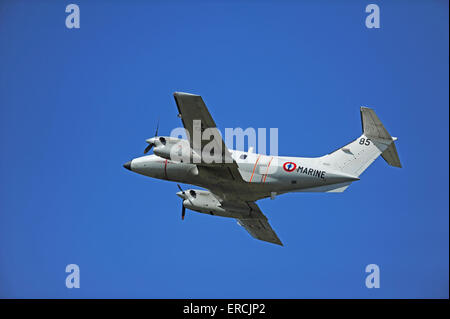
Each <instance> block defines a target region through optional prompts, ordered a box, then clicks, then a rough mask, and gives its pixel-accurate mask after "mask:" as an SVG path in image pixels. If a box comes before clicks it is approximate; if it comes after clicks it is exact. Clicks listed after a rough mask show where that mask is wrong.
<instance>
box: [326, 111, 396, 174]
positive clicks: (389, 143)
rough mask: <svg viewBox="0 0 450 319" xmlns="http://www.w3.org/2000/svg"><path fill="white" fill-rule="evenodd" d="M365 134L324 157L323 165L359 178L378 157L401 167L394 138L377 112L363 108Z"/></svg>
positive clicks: (362, 117)
mask: <svg viewBox="0 0 450 319" xmlns="http://www.w3.org/2000/svg"><path fill="white" fill-rule="evenodd" d="M361 121H362V128H363V134H362V135H361V136H360V137H359V138H357V139H356V140H354V141H353V142H351V143H349V144H347V145H345V146H344V147H341V148H340V149H338V150H337V151H335V152H333V153H331V154H328V155H325V156H323V157H322V163H323V164H324V165H327V166H330V167H332V168H333V169H336V170H338V171H341V172H344V173H347V174H350V175H354V176H359V175H361V174H362V173H363V172H364V171H365V170H366V169H367V168H368V167H369V166H370V164H372V163H373V161H374V160H375V159H377V157H378V156H380V155H381V156H382V157H383V158H384V159H385V161H386V162H387V163H388V164H389V165H391V166H395V167H401V164H400V159H399V158H398V154H397V149H396V148H395V143H394V141H395V140H397V138H395V137H394V138H393V137H392V136H391V135H390V134H389V133H388V131H387V130H386V129H385V128H384V126H383V124H382V123H381V121H380V120H379V119H378V117H377V115H376V114H375V112H374V111H373V110H372V109H370V108H368V107H361Z"/></svg>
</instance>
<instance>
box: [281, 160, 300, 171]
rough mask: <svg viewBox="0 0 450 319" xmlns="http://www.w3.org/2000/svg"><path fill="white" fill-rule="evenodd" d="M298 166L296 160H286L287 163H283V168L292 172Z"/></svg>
mask: <svg viewBox="0 0 450 319" xmlns="http://www.w3.org/2000/svg"><path fill="white" fill-rule="evenodd" d="M296 168H297V164H295V163H294V162H286V163H284V164H283V169H284V170H285V171H286V172H292V171H293V170H295V169H296Z"/></svg>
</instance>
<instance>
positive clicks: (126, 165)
mask: <svg viewBox="0 0 450 319" xmlns="http://www.w3.org/2000/svg"><path fill="white" fill-rule="evenodd" d="M123 167H125V168H126V169H127V170H130V171H131V161H128V162H126V163H125V164H123Z"/></svg>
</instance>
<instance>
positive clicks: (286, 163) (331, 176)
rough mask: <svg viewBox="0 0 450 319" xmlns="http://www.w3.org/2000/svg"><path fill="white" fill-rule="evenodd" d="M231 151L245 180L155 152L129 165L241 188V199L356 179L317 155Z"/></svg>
mask: <svg viewBox="0 0 450 319" xmlns="http://www.w3.org/2000/svg"><path fill="white" fill-rule="evenodd" d="M230 152H231V154H232V158H233V159H234V161H235V162H236V163H237V165H238V170H239V173H240V174H241V176H242V179H243V181H244V182H242V181H240V182H235V183H233V182H230V178H229V176H226V177H221V176H220V175H218V174H217V173H216V172H215V171H214V170H211V169H210V168H209V167H208V166H203V165H196V164H193V163H182V162H177V161H172V160H170V159H165V158H162V157H159V156H157V155H148V156H142V157H138V158H135V159H133V160H132V161H131V167H130V169H131V170H132V171H134V172H136V173H139V174H142V175H145V176H149V177H153V178H157V179H162V180H168V181H173V182H180V183H185V184H192V185H197V186H200V187H204V188H207V189H216V190H221V191H223V192H226V190H227V189H234V190H242V192H241V193H242V199H244V200H257V199H261V198H265V197H269V196H274V195H276V194H282V193H287V192H298V191H302V190H304V189H311V188H315V187H321V186H326V185H332V184H339V183H344V182H350V181H355V180H358V178H357V177H354V176H351V175H347V174H344V173H342V172H337V171H335V170H333V169H332V168H330V167H329V166H327V165H326V164H327V163H325V162H323V161H322V158H320V157H318V158H303V157H283V156H271V155H263V154H256V153H248V152H241V151H236V150H230ZM225 165H226V164H225Z"/></svg>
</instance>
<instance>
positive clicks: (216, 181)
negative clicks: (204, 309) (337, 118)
mask: <svg viewBox="0 0 450 319" xmlns="http://www.w3.org/2000/svg"><path fill="white" fill-rule="evenodd" d="M173 96H174V98H175V103H176V105H177V108H178V113H179V114H178V116H179V117H180V118H181V121H182V123H183V125H184V128H185V130H186V136H187V139H179V138H174V137H170V136H157V135H158V128H157V129H156V133H155V136H154V137H152V138H149V139H147V140H146V142H147V143H148V146H147V148H146V149H145V150H144V153H145V154H146V153H147V152H148V151H150V149H152V148H153V155H145V156H142V157H138V158H134V159H133V160H131V161H129V162H127V163H125V164H124V165H123V167H124V168H126V169H128V170H130V171H133V172H135V173H138V174H142V175H145V176H149V177H153V178H156V179H161V180H167V181H173V182H177V183H184V184H191V185H196V186H199V187H202V188H205V189H203V190H202V189H188V190H183V189H182V188H181V187H180V185H178V188H179V190H180V191H179V192H177V193H176V195H178V196H179V197H181V199H182V200H183V202H182V212H181V218H182V219H184V217H185V212H186V208H187V209H190V210H192V211H196V212H200V213H204V214H210V215H213V216H222V217H228V218H235V219H236V220H237V223H238V224H239V225H240V226H243V227H244V228H245V229H246V230H247V231H248V233H250V235H251V236H253V237H254V238H256V239H259V240H262V241H266V242H269V243H273V244H277V245H281V246H283V244H282V242H281V241H280V239H279V238H278V236H277V234H276V233H275V231H274V230H273V229H272V227H271V226H270V224H269V222H268V219H267V217H266V216H265V215H264V214H263V213H262V211H261V210H260V209H259V207H258V205H257V204H256V203H255V202H256V201H257V200H259V199H263V198H269V197H270V198H271V199H274V198H275V197H276V196H278V195H280V194H285V193H291V192H334V193H341V192H343V191H345V190H346V189H347V188H348V187H349V186H350V184H351V183H353V182H354V181H357V180H359V176H360V175H361V174H362V173H363V172H364V171H365V170H366V169H367V168H368V167H369V165H371V164H372V163H373V161H374V160H375V159H376V158H378V156H380V155H381V156H382V157H383V159H384V160H385V161H386V162H387V163H388V164H389V165H391V166H394V167H402V166H401V163H400V159H399V157H398V153H397V149H396V147H395V141H396V140H397V138H396V137H392V136H391V135H390V134H389V133H388V131H387V130H386V129H385V128H384V126H383V124H382V123H381V121H380V120H379V118H378V117H377V115H376V114H375V112H374V111H373V110H372V109H370V108H368V107H361V108H360V112H361V121H362V131H363V133H362V135H361V136H360V137H358V138H357V139H355V140H354V141H352V142H350V143H348V144H346V145H344V146H343V147H341V148H339V149H337V150H336V151H334V152H331V153H329V154H327V155H324V156H321V157H315V158H305V157H286V156H271V155H264V154H257V153H254V152H252V151H248V152H243V151H238V150H231V149H228V148H227V147H226V145H225V143H224V141H223V139H222V138H221V137H220V136H221V135H220V132H219V131H218V129H217V127H216V124H215V122H214V120H213V118H212V117H211V114H210V113H209V111H208V109H207V107H206V105H205V103H204V101H203V99H202V97H201V96H200V95H195V94H189V93H183V92H175V93H174V94H173ZM206 129H208V130H209V131H210V132H212V133H213V134H212V135H211V136H212V137H213V138H212V139H209V140H203V139H202V140H200V141H197V140H196V139H195V136H197V137H198V136H199V135H198V134H200V133H201V132H204V131H205V130H206ZM196 134H197V135H196ZM215 136H216V137H217V136H219V138H214V137H215ZM208 143H209V144H210V147H211V144H212V147H213V149H214V150H217V151H213V152H212V153H217V154H213V160H211V159H209V160H207V159H206V157H205V158H203V157H202V154H203V155H204V154H205V152H206V153H207V154H208V155H209V153H211V150H210V151H209V152H207V151H206V148H207V145H208ZM181 153H183V156H182V157H180V156H178V157H176V156H174V154H178V155H180V154H181ZM218 159H219V160H218Z"/></svg>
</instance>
